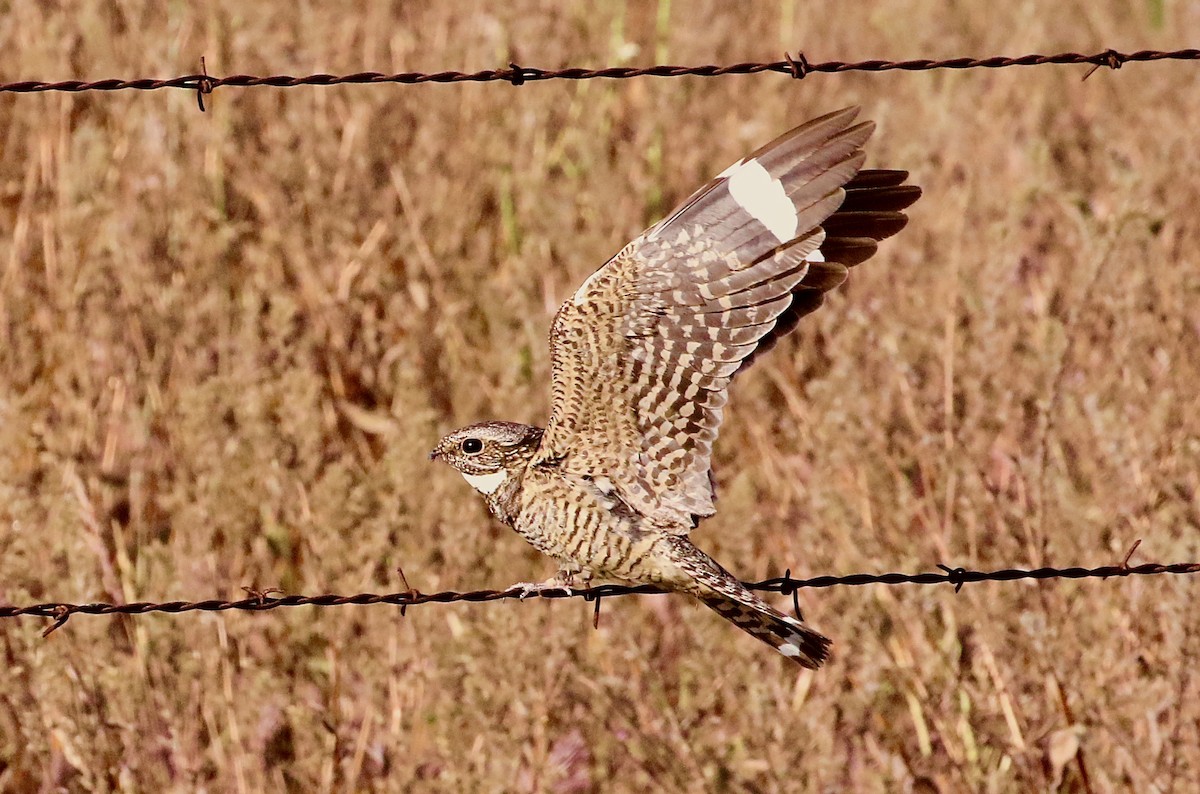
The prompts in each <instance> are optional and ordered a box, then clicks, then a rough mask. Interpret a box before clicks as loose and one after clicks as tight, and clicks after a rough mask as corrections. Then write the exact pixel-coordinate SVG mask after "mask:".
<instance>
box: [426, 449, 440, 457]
mask: <svg viewBox="0 0 1200 794" xmlns="http://www.w3.org/2000/svg"><path fill="white" fill-rule="evenodd" d="M441 456H442V453H441V452H440V451H439V450H437V449H434V450H433V452H430V453H429V459H430V460H437V459H438V458H440V457H441Z"/></svg>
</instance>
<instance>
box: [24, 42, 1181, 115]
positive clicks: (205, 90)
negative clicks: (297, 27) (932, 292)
mask: <svg viewBox="0 0 1200 794" xmlns="http://www.w3.org/2000/svg"><path fill="white" fill-rule="evenodd" d="M1163 60H1172V61H1195V60H1200V49H1183V50H1171V51H1162V50H1138V51H1137V52H1130V53H1125V52H1118V51H1117V50H1113V49H1108V50H1103V51H1101V52H1095V53H1091V54H1084V53H1078V52H1062V53H1058V54H1055V55H1038V54H1031V55H1022V56H1019V57H1015V58H1013V57H1006V56H1002V55H997V56H992V57H988V58H946V59H941V60H934V59H930V58H917V59H912V60H906V61H888V60H869V61H825V62H822V63H812V62H810V61H809V60H808V59H807V58H805V56H804V54H803V53H800V54H798V55H796V56H795V57H793V56H791V55H790V54H788V53H784V60H782V61H768V62H765V63H754V62H748V63H735V64H729V65H725V66H720V65H716V64H705V65H702V66H671V65H666V64H659V65H656V66H644V67H633V66H610V67H606V68H602V69H587V68H581V67H570V68H565V69H537V68H533V67H528V66H519V65H517V64H515V63H510V64H509V65H508V68H507V69H483V70H481V71H477V72H458V71H443V72H432V73H430V72H400V73H398V74H384V73H383V72H356V73H354V74H342V75H334V74H310V75H306V76H304V77H293V76H291V75H270V76H255V75H247V74H235V75H229V76H228V77H212V76H210V75H209V74H208V71H207V69H205V68H202V72H201V73H200V74H189V75H183V76H181V77H172V78H169V79H165V80H159V79H151V78H143V79H135V80H122V79H108V80H93V81H85V80H60V81H58V82H47V81H45V80H23V81H17V82H9V83H0V93H17V94H30V93H41V92H45V91H67V92H72V93H74V92H79V91H122V90H135V91H153V90H156V89H159V88H182V89H185V90H188V91H195V92H196V95H197V99H198V100H199V102H200V106H201V108H200V109H201V110H203V109H204V95H205V94H211V93H212V92H213V91H214V90H215V89H217V88H224V87H237V88H251V87H255V86H273V87H275V88H293V87H295V86H301V85H311V86H332V85H363V84H366V85H377V84H380V83H401V84H409V85H412V84H418V83H490V82H504V83H510V84H512V85H514V86H519V85H523V84H525V83H533V82H540V81H543V80H594V79H600V78H602V79H609V80H628V79H630V78H633V77H721V76H724V75H732V74H758V73H760V72H775V73H778V74H783V75H787V76H789V77H792V78H795V79H801V78H804V77H807V76H808V75H810V74H814V73H840V72H888V71H895V70H900V71H907V72H922V71H929V70H932V69H1001V68H1004V67H1008V66H1042V65H1045V64H1060V65H1066V64H1075V65H1082V64H1090V65H1091V66H1092V69H1090V70H1089V71H1088V72H1087V74H1085V75H1084V77H1085V78H1086V77H1087V76H1088V75H1090V74H1091V73H1092V72H1094V71H1095V70H1096V69H1098V68H1100V67H1105V66H1106V67H1108V68H1110V69H1119V68H1121V66H1123V65H1124V64H1126V63H1135V62H1148V61H1163Z"/></svg>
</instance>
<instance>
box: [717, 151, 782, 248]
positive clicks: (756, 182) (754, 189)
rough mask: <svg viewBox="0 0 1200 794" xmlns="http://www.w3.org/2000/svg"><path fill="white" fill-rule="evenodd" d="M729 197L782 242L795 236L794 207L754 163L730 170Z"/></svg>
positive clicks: (748, 161) (776, 180)
mask: <svg viewBox="0 0 1200 794" xmlns="http://www.w3.org/2000/svg"><path fill="white" fill-rule="evenodd" d="M728 185H729V195H730V196H732V197H733V200H734V201H736V202H737V203H738V204H739V205H740V206H741V208H742V209H744V210H745V211H746V212H748V213H750V215H751V217H753V218H754V219H755V220H757V221H758V222H759V223H761V224H762V225H763V226H766V227H767V229H768V230H769V231H770V232H771V234H773V235H775V238H776V239H777V240H779V242H781V243H786V242H788V241H789V240H792V239H793V238H795V236H796V225H797V220H796V207H795V205H793V204H792V200H791V199H790V198H788V194H787V192H786V191H785V190H784V189H783V183H782V182H780V181H779V180H778V179H772V178H771V174H770V173H768V172H767V169H765V168H763V167H762V164H761V163H759V162H758V161H757V160H747V161H746V162H744V163H742V164H740V165H738V166H735V167H733V168H732V169H730V176H729V183H728Z"/></svg>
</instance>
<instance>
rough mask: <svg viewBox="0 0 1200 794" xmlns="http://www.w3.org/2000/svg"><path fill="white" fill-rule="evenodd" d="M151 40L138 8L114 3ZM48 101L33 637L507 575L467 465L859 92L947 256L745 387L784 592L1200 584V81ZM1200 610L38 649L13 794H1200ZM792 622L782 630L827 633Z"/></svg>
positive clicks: (52, 12)
mask: <svg viewBox="0 0 1200 794" xmlns="http://www.w3.org/2000/svg"><path fill="white" fill-rule="evenodd" d="M484 6H485V4H471V5H468V4H465V3H464V4H459V3H428V4H423V3H399V2H391V3H389V2H371V1H370V0H367V1H366V2H359V3H352V2H328V3H316V2H302V3H283V2H278V3H255V4H247V3H243V2H234V0H212V1H211V2H206V3H195V4H189V3H175V4H165V3H156V2H148V0H139V1H135V2H124V3H119V4H113V3H107V2H101V0H75V1H74V2H66V1H64V2H55V3H45V2H35V1H34V0H10V2H3V0H0V79H3V80H17V79H49V80H53V79H67V78H89V79H92V78H104V77H143V76H146V77H149V76H155V77H159V76H161V77H166V76H172V75H176V74H182V73H188V72H194V71H197V70H198V67H199V58H200V56H201V55H205V56H207V62H208V68H209V70H210V72H211V73H213V74H231V73H237V72H245V73H252V74H255V73H257V74H269V73H291V74H306V73H310V72H321V71H328V72H335V73H338V72H342V73H344V72H355V71H361V70H381V71H407V70H426V71H438V70H442V69H449V68H452V69H466V70H473V69H483V68H492V67H498V66H502V65H505V64H507V63H508V62H509V61H517V62H519V63H521V64H524V65H531V66H534V65H535V66H541V67H545V68H552V67H558V66H566V65H597V66H598V65H620V64H636V65H642V64H649V63H653V62H664V61H665V62H671V63H687V64H690V63H711V62H716V63H731V62H736V61H742V60H777V59H779V58H781V56H782V53H783V51H784V50H790V51H792V52H793V53H794V52H796V51H797V50H804V51H805V52H806V54H807V55H808V57H809V58H810V59H812V60H814V61H819V60H828V59H834V58H838V59H849V60H855V59H861V58H873V57H887V58H907V57H951V56H959V55H980V56H982V55H993V54H1010V55H1017V54H1022V53H1025V52H1055V51H1061V50H1065V49H1073V50H1079V51H1085V52H1086V51H1095V50H1100V49H1103V48H1105V47H1115V48H1118V49H1123V50H1134V49H1139V48H1141V47H1154V48H1162V49H1169V48H1175V47H1184V46H1196V45H1197V44H1198V42H1197V40H1196V31H1198V30H1200V4H1198V3H1196V2H1186V1H1185V0H1176V1H1173V0H1133V2H1130V1H1129V0H1066V1H1065V2H1061V3H1038V4H1034V3H1021V4H1011V3H984V2H966V1H963V2H933V0H893V1H891V2H874V3H849V2H845V3H827V2H800V1H799V0H778V1H777V2H754V3H737V4H729V3H724V2H719V1H718V0H708V2H698V3H689V2H682V0H675V2H669V1H668V0H661V2H657V3H641V2H632V1H631V2H611V3H588V2H574V1H572V2H563V3H558V2H549V1H548V0H546V1H545V2H533V0H517V1H516V2H509V3H499V2H497V3H488V4H486V6H487V7H486V8H484ZM114 8H119V9H120V10H114ZM1198 69H1200V67H1198V66H1197V65H1196V64H1194V63H1161V64H1148V65H1137V64H1135V65H1129V66H1127V67H1125V68H1124V69H1122V70H1121V71H1118V72H1113V71H1109V70H1101V71H1098V72H1097V73H1095V74H1093V75H1092V76H1091V77H1090V78H1089V79H1088V80H1087V81H1086V82H1081V80H1080V78H1081V77H1082V76H1083V74H1084V72H1085V71H1086V68H1084V67H1041V68H1028V69H1006V70H1000V71H981V70H977V71H972V72H937V73H912V74H909V73H890V74H883V75H865V74H847V75H836V76H825V75H815V76H812V77H810V78H808V79H806V80H803V81H801V82H796V81H792V80H789V79H787V78H785V77H782V76H779V75H759V76H755V77H727V78H720V79H703V78H685V79H671V80H659V79H642V80H631V81H625V82H600V81H592V82H581V83H570V82H547V83H537V84H528V85H525V86H522V87H520V88H514V87H512V86H510V85H506V84H503V83H497V84H491V85H454V86H449V85H426V86H409V87H405V86H379V87H343V88H296V89H290V90H283V89H270V88H261V89H248V90H243V89H232V88H231V89H221V90H218V91H217V92H216V93H215V94H214V95H213V96H211V97H210V98H209V101H208V105H209V112H208V113H206V114H201V113H199V112H198V111H197V108H196V98H195V96H194V94H191V93H188V92H184V91H158V92H152V93H138V92H131V91H126V92H119V93H112V94H101V93H87V94H79V95H69V94H62V93H58V94H44V95H30V96H16V95H12V94H4V95H0V602H3V603H10V604H29V603H38V602H42V601H72V602H80V601H115V602H127V601H134V600H174V599H204V598H214V597H218V598H237V597H242V596H243V595H244V593H243V591H242V588H243V587H257V588H267V587H277V588H281V589H282V590H283V591H285V592H287V593H319V592H341V593H351V592H360V591H374V592H391V591H397V590H403V589H404V585H403V584H402V582H401V580H400V576H399V574H398V573H397V569H398V568H401V567H402V568H403V570H404V573H405V574H406V575H407V578H408V580H409V582H410V583H411V584H412V586H414V587H416V588H419V589H420V590H422V591H434V590H440V589H474V588H485V587H504V586H506V585H508V584H510V583H512V582H514V581H518V580H528V579H532V578H541V577H544V576H547V575H549V574H550V573H551V572H552V571H553V566H552V564H551V562H550V561H548V560H546V559H543V558H541V557H539V556H538V554H537V553H536V552H535V551H533V550H532V549H531V548H529V547H527V546H526V545H525V543H524V542H523V541H521V540H520V538H518V537H517V536H515V535H514V534H513V533H511V532H510V531H508V530H506V529H504V528H502V527H500V526H498V525H497V524H495V523H494V522H493V521H491V520H490V519H489V517H488V516H487V515H486V512H485V509H484V506H483V504H482V501H481V500H480V499H479V498H478V497H477V496H476V495H475V494H474V493H473V492H472V491H471V490H470V489H469V488H468V487H467V485H466V484H465V483H464V482H463V481H462V479H461V478H460V477H459V476H458V475H457V474H456V473H454V472H453V471H452V470H450V469H449V468H447V467H445V466H438V465H434V464H430V463H429V462H428V461H427V460H426V453H427V452H428V450H429V449H430V448H431V447H432V445H433V443H434V442H435V440H436V439H437V437H438V436H439V435H440V434H441V433H443V432H445V431H447V430H448V429H450V428H452V427H457V426H459V425H462V424H465V423H468V422H470V421H474V420H476V419H482V418H509V419H514V420H520V421H528V422H533V423H542V422H544V420H545V418H546V414H547V402H548V380H549V361H548V354H547V349H546V345H545V335H546V331H547V328H548V324H549V321H550V318H551V316H552V314H553V312H554V310H555V308H556V306H557V304H558V302H559V301H561V300H562V299H563V298H565V297H566V296H567V295H568V294H570V292H571V291H572V290H573V289H574V287H575V285H577V284H578V283H579V282H580V281H581V280H582V279H583V278H584V277H586V275H587V274H589V273H590V272H591V271H592V270H593V269H594V268H596V267H597V266H599V265H600V264H601V263H603V262H604V260H605V259H606V258H607V257H608V256H610V255H611V254H612V253H614V252H615V251H616V250H617V249H618V248H620V247H621V246H622V245H623V244H624V243H625V242H626V241H627V240H628V239H630V238H631V237H633V236H634V235H635V234H637V233H638V232H639V231H640V230H641V229H642V228H644V227H645V226H646V225H647V224H648V223H649V222H651V221H653V220H655V219H657V218H658V217H660V216H661V215H662V214H663V213H664V212H665V211H666V210H668V209H670V207H671V206H672V205H673V204H674V202H676V201H678V200H680V199H681V198H683V197H684V196H685V195H687V194H688V193H689V192H690V191H691V190H692V189H693V188H694V187H695V186H697V185H698V184H700V182H701V181H703V180H704V179H706V178H708V177H709V176H710V175H712V174H714V173H716V172H717V171H719V170H721V169H722V168H724V167H725V166H726V165H728V164H729V163H730V162H732V161H733V160H734V159H736V158H737V157H739V156H740V155H741V154H743V153H746V152H748V151H749V150H750V149H752V148H753V147H755V146H757V145H759V144H761V143H763V142H765V141H767V140H769V139H770V138H772V137H774V136H775V135H776V134H778V133H779V132H782V131H783V130H785V129H787V128H788V127H790V126H792V125H794V124H796V123H799V122H800V121H803V120H805V119H807V118H810V117H812V116H815V115H818V114H820V113H824V112H827V111H829V110H833V109H836V108H838V107H842V106H845V105H849V104H860V105H861V106H862V107H863V112H864V117H866V118H872V119H874V120H875V121H876V122H877V123H878V130H877V132H876V134H875V137H874V139H873V141H872V143H871V145H870V150H869V159H868V166H875V167H901V168H907V169H909V170H911V172H912V174H913V177H912V181H914V182H915V183H917V184H920V185H922V186H923V187H924V189H925V196H924V198H923V199H922V200H921V201H920V202H918V203H917V204H916V205H915V206H914V207H913V209H912V211H911V214H910V215H911V223H910V225H909V227H908V229H907V230H905V231H904V232H903V233H902V234H901V235H899V236H898V237H896V238H894V239H893V240H891V241H889V242H888V243H886V244H885V245H884V246H883V247H882V248H881V252H880V254H879V255H878V256H877V257H875V258H874V259H872V260H870V261H869V262H868V263H866V264H865V265H863V266H862V267H861V268H859V269H857V270H856V271H855V273H854V274H853V275H852V278H851V280H850V282H849V283H848V284H846V285H845V287H844V288H842V289H840V290H839V291H838V292H837V293H836V294H834V295H833V296H832V297H831V299H830V300H829V301H828V302H827V304H826V306H825V307H824V308H823V309H822V310H821V311H820V312H818V313H817V314H815V315H813V316H812V317H810V318H808V319H807V320H806V321H805V322H804V324H803V325H802V327H801V328H800V329H799V331H798V332H797V333H796V334H794V335H793V336H792V337H789V339H788V340H787V341H786V342H785V343H784V344H782V345H780V346H779V347H778V348H777V349H776V350H774V351H773V352H772V353H771V354H770V355H769V356H767V357H765V358H764V359H763V360H762V362H761V363H760V364H758V365H756V367H755V368H754V369H753V370H752V371H751V372H750V373H749V374H748V375H747V376H745V377H743V378H740V379H739V381H738V383H737V384H736V385H735V388H734V391H733V397H732V400H731V403H730V407H729V411H728V413H727V416H728V420H727V423H726V425H725V429H724V432H723V434H722V437H721V441H720V443H719V444H718V447H717V462H716V474H717V479H718V487H719V494H720V496H721V501H720V510H719V512H718V514H717V516H716V517H714V518H713V519H711V520H709V521H708V522H706V523H705V524H704V525H702V527H701V528H700V529H699V530H698V531H697V533H696V534H695V536H694V537H695V538H696V540H697V542H698V543H699V544H700V545H701V546H703V547H704V548H706V549H708V550H709V551H711V552H713V553H714V554H715V555H716V556H717V557H719V558H720V559H721V560H722V561H723V562H724V563H725V564H726V565H727V566H728V567H730V568H731V569H732V570H734V571H735V572H737V573H738V574H739V575H741V576H743V577H744V578H747V579H759V578H765V577H768V576H772V575H778V574H781V573H782V572H783V570H784V569H785V568H788V567H790V568H791V569H792V571H793V573H794V574H795V575H800V576H808V575H816V574H826V573H829V574H841V573H853V572H860V571H868V572H875V571H892V570H900V571H917V570H933V569H934V568H935V565H936V564H937V563H948V564H952V565H961V566H965V567H973V568H985V569H986V568H997V567H1009V566H1018V567H1025V566H1037V565H1043V564H1049V565H1073V564H1081V565H1089V566H1091V565H1106V564H1114V563H1116V562H1119V561H1120V560H1121V559H1122V558H1123V557H1124V555H1125V553H1126V551H1127V550H1128V548H1129V547H1130V546H1131V544H1132V543H1133V542H1134V541H1135V540H1137V539H1139V538H1140V539H1142V544H1141V547H1140V548H1139V549H1138V551H1137V553H1136V554H1135V555H1134V557H1133V562H1135V563H1140V562H1147V561H1160V562H1173V561H1189V560H1196V559H1200V474H1198V471H1200V396H1198V391H1200V352H1198V351H1200V222H1198V220H1197V211H1198V208H1200V180H1198V178H1197V176H1196V175H1197V173H1200V147H1198V145H1197V144H1198V138H1197V132H1196V120H1197V119H1200V78H1198V75H1200V71H1198ZM1198 595H1200V582H1197V581H1196V578H1195V577H1186V576H1184V577H1154V578H1140V579H1127V580H1119V581H1098V580H1093V581H1082V582H1066V581H1064V582H1046V583H1040V584H1038V583H1030V582H1016V583H1008V584H976V585H969V586H967V587H965V588H964V589H963V590H962V592H960V593H958V594H955V593H954V592H953V589H952V588H949V587H946V586H941V587H917V586H904V587H883V586H868V587H859V588H834V589H828V590H811V591H806V592H804V593H802V594H801V601H802V604H803V607H804V610H805V614H806V616H807V618H808V619H809V620H810V621H811V622H812V623H813V624H814V625H815V626H817V627H818V628H820V629H821V630H822V631H824V632H825V633H827V634H829V635H830V636H831V637H832V638H833V639H834V642H835V645H834V656H833V658H832V659H831V661H830V663H829V664H828V665H827V666H826V667H825V668H824V669H823V670H821V671H819V672H818V673H816V674H809V673H797V669H796V668H795V667H794V666H792V665H789V664H788V663H787V662H785V661H784V660H782V659H781V658H780V657H779V656H778V655H777V654H774V653H771V652H770V650H769V649H767V648H765V647H764V646H762V645H760V644H759V643H757V642H755V641H754V640H753V639H750V638H748V637H746V636H744V635H742V634H741V633H740V632H738V631H736V630H735V629H733V628H732V627H731V626H729V625H727V624H725V623H723V622H722V621H720V620H719V619H718V618H717V617H716V616H714V615H713V614H711V613H710V612H708V611H707V610H705V609H703V608H702V607H700V606H697V605H696V604H694V603H692V602H690V601H688V600H686V599H683V598H675V597H661V596H653V597H643V598H624V599H610V600H608V601H606V602H605V605H604V613H603V616H602V620H601V622H600V627H599V629H598V630H593V629H592V627H591V611H590V605H587V604H585V603H583V602H582V601H579V600H571V601H555V602H546V601H539V600H531V601H528V602H526V603H516V602H506V603H499V604H483V605H454V606H438V605H430V606H424V607H420V608H413V609H410V610H409V611H408V614H407V616H404V617H402V616H401V615H400V613H399V611H398V610H396V609H394V608H391V607H386V606H384V607H340V608H330V609H315V608H307V607H306V608H297V609H284V610H277V611H274V612H270V613H267V614H246V613H228V614H219V615H217V614H191V615H184V616H177V617H173V616H167V615H147V616H143V617H139V618H134V619H110V618H104V617H86V616H79V617H76V618H73V619H72V620H71V621H70V622H69V623H67V624H66V626H64V627H63V628H62V629H60V630H58V631H57V632H55V633H54V634H52V635H50V636H49V637H48V638H46V639H43V638H41V637H40V636H39V634H40V630H41V629H42V628H44V623H42V622H39V621H37V620H34V619H28V618H25V619H20V620H6V621H0V789H2V790H4V791H35V790H41V791H55V790H67V791H114V790H123V791H145V792H153V791H193V790H204V791H212V792H226V791H237V792H252V791H264V790H273V791H280V790H290V791H401V790H404V791H448V792H450V791H452V792H462V791H485V792H491V791H496V792H499V791H535V792H556V793H564V794H565V793H568V792H593V791H594V792H599V791H605V792H609V791H615V792H639V791H646V790H650V789H651V788H652V787H656V788H657V789H659V790H665V791H681V792H685V791H686V792H691V791H713V792H718V791H748V792H789V791H915V792H935V791H936V792H958V791H987V792H1005V791H1046V790H1050V791H1092V792H1102V791H1124V790H1130V791H1139V792H1172V791H1173V792H1180V794H1182V792H1187V791H1194V790H1196V789H1195V787H1196V785H1197V781H1200V675H1198V674H1197V673H1196V672H1195V670H1194V668H1195V667H1196V660H1197V658H1200V616H1198V613H1197V596H1198ZM786 602H787V599H780V603H781V604H784V603H786Z"/></svg>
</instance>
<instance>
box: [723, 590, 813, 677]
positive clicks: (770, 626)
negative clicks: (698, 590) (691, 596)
mask: <svg viewBox="0 0 1200 794" xmlns="http://www.w3.org/2000/svg"><path fill="white" fill-rule="evenodd" d="M746 595H750V594H749V593H747V594H746ZM750 597H751V598H753V601H750V600H749V599H746V602H743V601H740V600H734V599H732V598H730V597H729V596H727V595H723V594H721V593H716V592H708V593H705V594H704V595H701V596H700V600H701V601H703V602H704V604H705V605H706V606H707V607H708V608H709V609H711V610H713V611H714V612H716V613H717V614H718V615H720V616H721V617H723V618H725V619H726V620H728V621H729V622H730V623H732V624H733V625H735V626H737V627H738V628H739V629H741V630H742V631H744V632H746V633H747V634H749V635H750V636H751V637H756V638H757V639H760V640H762V641H763V642H765V643H766V644H767V645H770V646H771V647H772V648H774V649H775V650H777V651H779V652H780V653H781V654H783V655H784V656H786V657H787V658H789V659H791V660H792V661H793V662H795V663H796V664H798V665H800V666H801V667H807V668H809V669H811V670H815V669H817V668H818V667H820V666H821V664H822V663H823V662H824V661H825V658H826V657H827V656H828V655H829V645H830V642H829V639H828V638H827V637H825V636H824V635H822V634H820V633H818V632H816V631H814V630H813V629H811V628H809V627H808V626H806V625H805V624H804V623H802V622H800V621H799V620H796V619H795V618H791V617H788V616H787V615H785V614H783V613H782V612H780V611H779V610H777V609H775V608H774V607H772V606H770V605H769V604H767V603H766V602H764V601H761V600H759V599H758V598H755V597H753V596H750Z"/></svg>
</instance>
